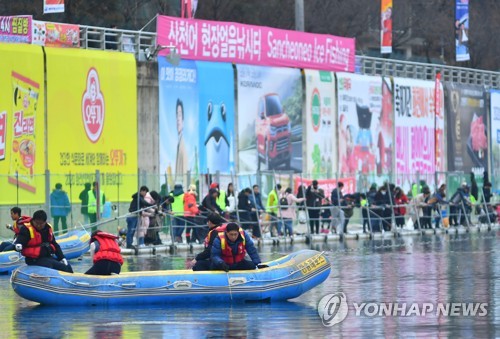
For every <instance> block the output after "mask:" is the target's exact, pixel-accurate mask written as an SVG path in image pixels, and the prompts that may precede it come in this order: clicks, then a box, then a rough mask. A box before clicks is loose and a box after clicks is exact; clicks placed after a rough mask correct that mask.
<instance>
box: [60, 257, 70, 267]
mask: <svg viewBox="0 0 500 339" xmlns="http://www.w3.org/2000/svg"><path fill="white" fill-rule="evenodd" d="M61 262H62V263H63V264H64V265H66V266H68V260H66V258H63V259H62V260H61Z"/></svg>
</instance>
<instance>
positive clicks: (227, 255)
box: [219, 228, 247, 265]
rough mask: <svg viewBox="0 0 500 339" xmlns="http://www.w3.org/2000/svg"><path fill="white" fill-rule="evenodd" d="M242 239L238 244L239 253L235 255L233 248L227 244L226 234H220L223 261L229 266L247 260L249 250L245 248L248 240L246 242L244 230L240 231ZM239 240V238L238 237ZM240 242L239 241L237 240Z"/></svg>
mask: <svg viewBox="0 0 500 339" xmlns="http://www.w3.org/2000/svg"><path fill="white" fill-rule="evenodd" d="M239 232H240V235H239V236H240V237H241V238H242V240H241V241H240V242H239V244H238V252H237V253H233V250H232V249H231V246H229V245H228V244H227V239H226V234H225V232H219V239H220V248H221V250H222V251H221V252H222V260H224V262H225V263H226V264H228V265H231V264H236V263H239V262H240V261H242V260H243V259H245V255H246V254H247V250H246V248H245V245H246V240H245V231H243V229H242V228H240V230H239ZM238 238H239V237H238ZM236 241H238V240H236Z"/></svg>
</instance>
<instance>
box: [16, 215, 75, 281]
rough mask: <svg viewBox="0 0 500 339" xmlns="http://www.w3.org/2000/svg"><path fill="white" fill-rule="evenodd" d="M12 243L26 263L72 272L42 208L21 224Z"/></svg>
mask: <svg viewBox="0 0 500 339" xmlns="http://www.w3.org/2000/svg"><path fill="white" fill-rule="evenodd" d="M14 244H15V248H16V251H18V252H21V254H22V255H24V256H25V258H26V259H25V261H26V265H35V266H43V267H48V268H52V269H55V270H58V271H64V272H69V273H73V269H72V268H71V265H70V264H68V261H67V260H66V258H65V257H64V254H63V252H62V250H61V247H60V246H59V244H58V243H57V241H56V238H55V237H54V232H53V231H52V226H51V225H50V224H48V223H47V213H45V211H43V210H38V211H36V212H35V213H34V214H33V217H32V218H31V221H30V222H29V223H24V224H23V225H22V226H21V228H20V230H19V234H18V235H17V238H16V241H15V242H14ZM53 255H55V256H56V257H57V259H56V258H54V256H53Z"/></svg>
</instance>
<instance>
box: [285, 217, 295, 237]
mask: <svg viewBox="0 0 500 339" xmlns="http://www.w3.org/2000/svg"><path fill="white" fill-rule="evenodd" d="M283 224H284V226H285V233H284V235H285V236H286V234H287V233H288V235H289V236H292V235H293V219H288V218H283Z"/></svg>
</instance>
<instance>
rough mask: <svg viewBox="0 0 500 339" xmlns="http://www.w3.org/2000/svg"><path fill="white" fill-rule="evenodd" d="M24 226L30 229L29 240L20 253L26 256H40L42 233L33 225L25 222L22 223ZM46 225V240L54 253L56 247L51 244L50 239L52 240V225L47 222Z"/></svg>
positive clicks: (34, 257) (35, 257) (36, 257)
mask: <svg viewBox="0 0 500 339" xmlns="http://www.w3.org/2000/svg"><path fill="white" fill-rule="evenodd" d="M24 226H26V228H27V229H28V230H29V231H30V240H29V241H28V244H27V245H26V246H25V247H23V249H22V251H21V254H22V255H24V256H25V257H26V258H33V259H38V258H39V257H40V250H41V245H42V235H41V234H40V232H38V230H37V229H36V228H35V227H34V226H33V225H31V224H29V223H26V224H24ZM47 227H48V228H49V239H48V242H49V243H50V247H51V248H52V251H53V253H55V252H56V248H55V246H54V245H53V244H52V241H53V240H54V233H53V232H52V226H51V225H50V224H47Z"/></svg>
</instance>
